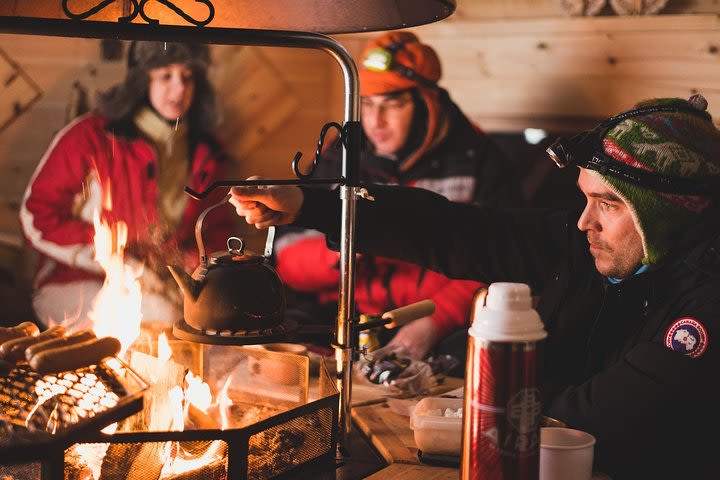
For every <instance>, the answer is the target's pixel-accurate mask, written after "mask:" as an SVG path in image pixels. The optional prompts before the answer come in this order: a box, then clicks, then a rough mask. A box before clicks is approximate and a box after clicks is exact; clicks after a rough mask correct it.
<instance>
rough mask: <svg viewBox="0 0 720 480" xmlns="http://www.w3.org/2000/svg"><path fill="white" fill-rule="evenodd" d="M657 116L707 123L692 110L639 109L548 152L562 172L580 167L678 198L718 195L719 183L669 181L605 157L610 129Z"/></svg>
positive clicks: (564, 140) (562, 140)
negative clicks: (679, 115)
mask: <svg viewBox="0 0 720 480" xmlns="http://www.w3.org/2000/svg"><path fill="white" fill-rule="evenodd" d="M654 112H683V113H689V114H691V115H696V116H700V117H702V118H704V119H707V116H706V114H705V112H703V111H700V110H698V109H696V108H693V107H690V106H688V107H683V106H677V105H675V106H671V105H654V106H651V107H641V108H636V109H634V110H628V111H627V112H623V113H621V114H619V115H616V116H614V117H611V118H608V119H607V120H605V121H604V122H602V123H601V124H600V125H598V126H597V127H595V128H594V129H592V130H587V131H585V132H580V133H578V134H577V135H573V136H572V137H567V138H565V137H560V138H558V139H557V140H556V141H555V142H554V143H553V144H552V145H550V146H549V147H548V148H547V149H546V152H547V154H548V155H549V156H550V159H551V160H552V161H553V162H555V164H556V165H557V166H558V167H560V168H565V167H567V166H568V165H577V166H578V167H580V168H586V169H588V170H595V171H597V172H599V173H601V174H603V175H609V176H611V177H614V178H617V179H619V180H623V181H625V182H627V183H631V184H633V185H637V186H639V187H642V188H647V189H650V190H654V191H657V192H664V193H671V194H676V195H717V193H718V189H720V182H718V181H713V180H711V179H706V180H705V181H704V182H700V181H698V180H696V179H689V178H683V177H667V176H664V175H660V174H657V173H653V172H648V171H647V170H643V169H640V168H637V167H633V166H630V165H628V164H626V163H623V162H620V161H618V160H616V159H614V158H612V157H611V156H609V155H607V154H605V152H604V151H603V145H602V141H603V138H605V135H606V134H607V132H608V130H609V129H610V128H612V127H613V126H615V125H617V124H618V123H620V122H622V121H623V120H625V119H627V118H630V117H636V116H640V115H646V114H649V113H654Z"/></svg>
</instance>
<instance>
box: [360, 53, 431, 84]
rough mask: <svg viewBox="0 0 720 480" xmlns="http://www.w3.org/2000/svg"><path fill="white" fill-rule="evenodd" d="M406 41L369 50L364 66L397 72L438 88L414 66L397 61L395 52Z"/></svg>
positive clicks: (380, 70) (376, 69) (374, 70)
mask: <svg viewBox="0 0 720 480" xmlns="http://www.w3.org/2000/svg"><path fill="white" fill-rule="evenodd" d="M405 43H406V42H394V43H391V44H390V45H388V46H387V47H385V48H382V47H377V48H373V49H371V50H369V51H368V52H367V55H366V56H365V59H364V60H363V62H362V65H363V67H365V68H366V69H368V70H370V71H373V72H390V71H393V72H397V73H398V74H400V75H402V76H403V77H405V78H407V79H409V80H412V81H413V82H415V83H418V84H420V85H423V86H425V87H430V88H437V84H436V83H435V82H433V81H432V80H428V79H427V78H425V77H423V76H422V75H420V74H419V73H417V72H416V71H415V70H413V69H412V68H410V67H408V66H406V65H403V64H401V63H398V62H396V61H395V54H396V53H397V52H398V50H400V49H402V48H403V46H404V45H405Z"/></svg>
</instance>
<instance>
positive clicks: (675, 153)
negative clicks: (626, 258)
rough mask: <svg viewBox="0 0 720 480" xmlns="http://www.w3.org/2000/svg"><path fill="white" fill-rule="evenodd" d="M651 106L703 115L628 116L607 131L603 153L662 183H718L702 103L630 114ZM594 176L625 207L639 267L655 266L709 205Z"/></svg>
mask: <svg viewBox="0 0 720 480" xmlns="http://www.w3.org/2000/svg"><path fill="white" fill-rule="evenodd" d="M653 105H668V106H677V105H680V106H684V107H685V108H687V107H688V106H690V107H693V108H696V109H697V110H699V111H701V112H704V115H693V114H691V113H686V112H669V111H658V112H653V113H647V114H645V115H640V116H631V117H629V118H627V119H625V120H623V121H622V122H620V123H618V124H617V125H615V126H613V127H612V128H610V129H609V130H608V132H607V134H606V135H605V137H604V138H603V150H604V152H605V153H606V154H607V155H609V156H610V157H612V158H614V159H615V160H617V161H619V162H622V163H625V164H628V165H630V166H633V167H636V168H640V169H643V170H647V171H649V172H654V173H658V174H661V175H664V176H668V177H683V178H690V179H692V178H697V179H699V180H700V179H707V178H708V177H720V131H718V129H717V128H716V127H715V125H714V124H713V121H712V117H711V116H710V114H709V113H707V112H706V111H705V110H706V109H707V101H706V100H705V98H703V96H702V95H693V96H692V97H690V99H689V100H682V99H680V98H662V99H653V100H646V101H643V102H640V103H638V104H637V105H635V107H634V108H640V107H648V106H653ZM593 173H597V172H593ZM598 175H599V176H600V177H601V178H602V179H604V180H605V182H606V183H607V184H609V185H610V187H611V188H612V189H613V190H614V191H615V192H616V193H617V194H619V195H620V196H621V197H622V198H623V199H624V200H625V201H626V203H627V204H628V205H629V206H630V208H631V210H632V215H633V220H634V222H635V226H636V227H637V229H638V232H640V235H641V237H642V242H643V253H644V254H645V256H644V258H643V264H645V265H652V264H655V263H657V262H658V261H659V260H661V259H662V258H663V257H664V256H665V255H666V254H667V253H668V252H669V251H670V249H671V248H672V247H673V246H674V244H675V242H676V240H677V239H678V237H679V236H680V235H681V234H682V233H683V232H684V231H685V230H687V229H689V228H691V227H694V226H695V225H696V224H697V222H698V221H699V220H700V218H701V213H702V212H703V211H704V210H705V209H706V208H707V207H708V206H710V204H711V202H712V199H711V198H710V197H708V196H699V195H677V194H668V193H662V192H656V191H653V190H649V189H647V188H642V187H639V186H636V185H632V184H630V183H627V182H625V181H622V180H619V179H617V178H615V177H611V176H609V175H601V174H599V173H598ZM718 194H719V195H720V192H718Z"/></svg>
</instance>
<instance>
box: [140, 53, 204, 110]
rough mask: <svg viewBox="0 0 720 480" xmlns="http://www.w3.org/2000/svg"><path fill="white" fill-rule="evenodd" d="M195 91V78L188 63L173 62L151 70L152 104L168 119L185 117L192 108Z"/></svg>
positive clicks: (149, 95)
mask: <svg viewBox="0 0 720 480" xmlns="http://www.w3.org/2000/svg"><path fill="white" fill-rule="evenodd" d="M194 93H195V79H194V78H193V71H192V70H191V69H190V68H189V67H188V66H187V65H185V64H182V63H172V64H170V65H167V66H164V67H158V68H153V69H152V70H150V86H149V88H148V97H150V104H151V105H152V106H153V108H154V109H155V110H156V111H157V112H158V113H159V114H160V115H162V116H163V118H165V119H166V120H170V121H173V120H177V119H180V118H182V117H184V116H185V114H186V113H187V112H188V110H190V105H192V101H193V95H194Z"/></svg>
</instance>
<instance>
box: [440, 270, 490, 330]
mask: <svg viewBox="0 0 720 480" xmlns="http://www.w3.org/2000/svg"><path fill="white" fill-rule="evenodd" d="M483 286H485V284H484V283H480V282H473V281H471V280H451V281H449V282H448V283H447V285H445V287H444V288H441V289H439V290H437V291H436V292H435V294H434V295H433V296H432V297H430V299H431V300H432V301H434V302H435V313H434V314H433V316H432V319H433V322H434V323H435V326H436V327H437V329H438V337H439V338H444V337H446V336H447V335H449V334H450V333H452V332H454V331H456V330H461V329H464V328H467V327H468V324H469V322H470V313H471V310H472V300H473V297H474V296H475V292H477V291H478V289H480V288H481V287H483Z"/></svg>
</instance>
